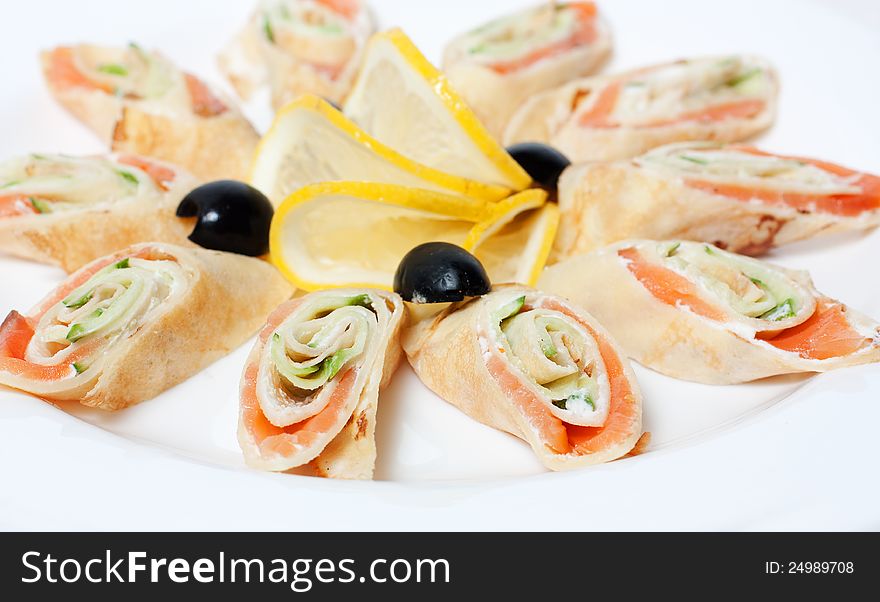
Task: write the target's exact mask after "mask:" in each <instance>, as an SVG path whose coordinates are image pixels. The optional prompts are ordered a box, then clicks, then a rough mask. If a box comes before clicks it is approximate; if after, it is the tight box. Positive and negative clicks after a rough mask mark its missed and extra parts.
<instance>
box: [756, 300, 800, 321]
mask: <svg viewBox="0 0 880 602" xmlns="http://www.w3.org/2000/svg"><path fill="white" fill-rule="evenodd" d="M796 313H797V312H795V309H794V299H786V300H785V301H783V302H782V303H780V304H779V305H777V306H776V307H774V308H773V309H771V310H770V311H768V312H767V313H765V314H762V315H761V319H762V320H767V321H768V322H778V321H780V320H787V319H788V318H793V317H794V316H795V315H796Z"/></svg>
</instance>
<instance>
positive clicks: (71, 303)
mask: <svg viewBox="0 0 880 602" xmlns="http://www.w3.org/2000/svg"><path fill="white" fill-rule="evenodd" d="M91 298H92V293H91V291H89V292H88V293H86V294H85V295H83V296H82V297H80V298H79V299H65V300H64V301H62V302H61V303H63V304H64V307H67V308H68V309H78V308H80V307H82V306H83V305H85V304H86V303H88V302H89V301H90V300H91Z"/></svg>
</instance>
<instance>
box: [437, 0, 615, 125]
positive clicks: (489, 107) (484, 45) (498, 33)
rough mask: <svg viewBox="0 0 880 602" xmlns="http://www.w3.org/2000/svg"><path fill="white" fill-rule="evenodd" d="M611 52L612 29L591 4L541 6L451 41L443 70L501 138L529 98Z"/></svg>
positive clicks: (592, 65) (593, 65)
mask: <svg viewBox="0 0 880 602" xmlns="http://www.w3.org/2000/svg"><path fill="white" fill-rule="evenodd" d="M610 54H611V31H610V28H609V27H608V24H607V23H606V22H605V20H604V19H603V18H602V17H601V16H600V15H599V13H598V10H597V8H596V5H595V4H594V3H593V2H558V3H557V2H544V3H542V4H540V5H538V6H533V7H530V8H527V9H525V10H520V11H518V12H516V13H513V14H510V15H506V16H504V17H501V18H499V19H495V20H493V21H490V22H488V23H485V24H483V25H481V26H479V27H477V28H474V29H472V30H470V31H468V32H467V33H464V34H462V35H460V36H458V37H456V38H455V39H453V40H452V41H451V42H450V43H449V45H448V46H447V47H446V51H445V53H444V58H443V70H444V72H445V73H446V75H447V77H449V80H450V81H451V82H452V83H453V85H454V86H455V88H456V89H457V90H458V91H459V92H460V93H461V94H462V96H464V98H465V100H466V101H467V102H468V104H469V105H470V107H471V108H472V109H473V110H474V112H475V113H476V114H477V116H478V117H479V118H480V120H481V121H482V122H483V124H484V125H485V126H486V128H487V129H488V130H489V131H490V132H491V133H492V134H493V135H494V136H496V137H498V138H500V137H501V135H502V134H503V132H504V127H505V126H506V125H507V122H508V120H509V119H510V117H511V116H512V115H513V113H514V111H516V109H517V108H518V107H519V106H520V105H521V104H522V103H523V102H524V101H525V100H526V99H527V98H529V97H530V96H531V95H533V94H536V93H538V92H542V91H544V90H548V89H552V88H555V87H557V86H559V85H561V84H564V83H566V82H568V81H570V80H572V79H575V78H579V77H583V76H585V75H590V74H591V73H593V72H595V71H596V70H597V69H598V68H599V66H601V65H602V64H603V63H604V62H605V60H606V59H607V58H608V56H609V55H610Z"/></svg>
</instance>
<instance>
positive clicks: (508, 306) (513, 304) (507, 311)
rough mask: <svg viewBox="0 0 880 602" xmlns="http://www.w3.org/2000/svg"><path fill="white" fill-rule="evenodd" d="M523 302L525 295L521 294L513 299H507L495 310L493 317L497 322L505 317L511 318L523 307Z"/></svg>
mask: <svg viewBox="0 0 880 602" xmlns="http://www.w3.org/2000/svg"><path fill="white" fill-rule="evenodd" d="M525 303H526V296H525V295H523V296H522V297H517V298H516V299H514V300H513V301H508V302H507V303H505V304H504V305H502V306H501V307H499V308H498V309H497V310H496V311H495V319H496V320H497V321H499V322H502V321H504V320H506V319H507V318H512V317H513V316H515V315H516V314H518V313H519V310H521V309H522V308H523V305H525Z"/></svg>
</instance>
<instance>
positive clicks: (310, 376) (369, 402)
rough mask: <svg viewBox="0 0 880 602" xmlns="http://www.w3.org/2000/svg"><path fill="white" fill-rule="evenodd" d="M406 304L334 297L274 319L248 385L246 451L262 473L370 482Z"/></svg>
mask: <svg viewBox="0 0 880 602" xmlns="http://www.w3.org/2000/svg"><path fill="white" fill-rule="evenodd" d="M404 320H405V314H404V306H403V300H402V299H401V298H400V297H399V296H397V295H396V294H394V293H390V292H386V291H381V290H375V289H360V288H359V289H334V290H325V291H319V292H314V293H310V294H308V295H306V296H304V297H300V298H297V299H294V300H292V301H289V302H287V303H284V304H283V305H281V306H280V307H278V308H277V309H276V310H275V311H274V312H273V313H272V315H271V316H270V317H269V319H268V322H267V323H266V325H265V326H264V327H263V330H262V332H261V333H260V336H259V338H258V340H257V342H256V344H255V345H254V348H253V350H252V351H251V354H250V356H249V357H248V360H247V364H246V366H245V369H244V374H243V376H242V380H241V391H240V394H241V395H240V399H241V403H240V413H239V427H238V441H239V444H240V445H241V449H242V451H243V452H244V457H245V460H246V461H247V463H248V464H249V465H250V466H252V467H254V468H258V469H262V470H271V471H285V470H290V469H293V468H297V467H303V469H305V468H310V469H313V473H315V474H317V475H319V476H325V477H334V478H345V479H371V478H372V477H373V468H374V466H375V463H376V440H375V429H376V407H377V403H378V396H379V389H380V388H382V387H384V386H385V384H387V382H388V381H389V380H390V378H391V375H392V374H393V373H394V370H395V369H396V368H397V365H398V363H399V360H400V356H401V351H400V342H399V337H400V330H401V328H402V326H403V324H404Z"/></svg>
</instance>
